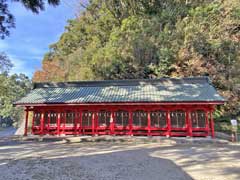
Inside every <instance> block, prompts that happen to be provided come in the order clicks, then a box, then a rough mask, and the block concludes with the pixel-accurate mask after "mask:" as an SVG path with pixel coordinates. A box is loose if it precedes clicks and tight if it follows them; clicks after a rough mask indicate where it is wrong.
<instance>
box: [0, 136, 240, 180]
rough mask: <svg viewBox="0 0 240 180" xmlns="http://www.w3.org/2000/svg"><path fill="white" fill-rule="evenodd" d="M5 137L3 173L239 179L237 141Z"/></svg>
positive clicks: (0, 148) (0, 152) (0, 154)
mask: <svg viewBox="0 0 240 180" xmlns="http://www.w3.org/2000/svg"><path fill="white" fill-rule="evenodd" d="M6 141H7V140H2V142H1V141H0V172H1V178H2V179H39V180H40V179H80V180H85V179H86V180H91V179H94V180H95V179H100V180H101V179H102V180H112V179H120V180H123V179H124V180H128V179H129V180H135V179H139V180H145V179H149V180H155V179H156V180H157V179H159V180H171V179H173V180H181V179H182V180H188V179H192V178H193V179H196V180H202V179H205V180H208V179H209V180H214V179H217V180H225V179H226V180H235V179H236V180H239V179H240V171H239V170H240V162H239V159H240V151H239V146H230V145H201V146H196V145H194V146H193V145H171V146H169V145H168V146H167V145H161V144H159V143H149V144H136V143H135V144H134V143H116V142H115V143H110V142H108V143H107V142H98V143H89V142H88V143H86V142H85V143H73V144H66V143H65V144H62V143H60V142H58V143H56V142H55V143H53V142H48V143H46V142H44V143H40V142H25V143H21V142H6ZM1 143H2V144H1Z"/></svg>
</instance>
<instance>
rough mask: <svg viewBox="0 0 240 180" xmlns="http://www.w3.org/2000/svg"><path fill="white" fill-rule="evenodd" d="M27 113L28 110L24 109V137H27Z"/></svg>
mask: <svg viewBox="0 0 240 180" xmlns="http://www.w3.org/2000/svg"><path fill="white" fill-rule="evenodd" d="M28 111H29V108H28V107H27V108H26V109H25V128H24V136H27V130H28Z"/></svg>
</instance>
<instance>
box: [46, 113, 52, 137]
mask: <svg viewBox="0 0 240 180" xmlns="http://www.w3.org/2000/svg"><path fill="white" fill-rule="evenodd" d="M50 116H51V113H50V112H48V113H47V117H48V133H49V132H50Z"/></svg>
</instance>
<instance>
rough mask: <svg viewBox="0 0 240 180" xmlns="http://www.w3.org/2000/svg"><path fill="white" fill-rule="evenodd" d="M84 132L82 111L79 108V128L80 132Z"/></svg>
mask: <svg viewBox="0 0 240 180" xmlns="http://www.w3.org/2000/svg"><path fill="white" fill-rule="evenodd" d="M81 133H82V111H81V110H79V128H78V134H81Z"/></svg>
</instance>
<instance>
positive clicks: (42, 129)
mask: <svg viewBox="0 0 240 180" xmlns="http://www.w3.org/2000/svg"><path fill="white" fill-rule="evenodd" d="M44 112H45V111H42V112H41V119H40V128H41V133H40V134H41V135H43V134H44Z"/></svg>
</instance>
